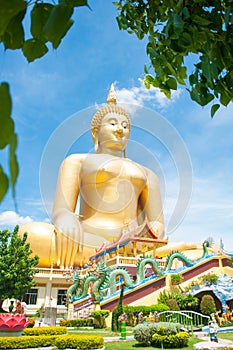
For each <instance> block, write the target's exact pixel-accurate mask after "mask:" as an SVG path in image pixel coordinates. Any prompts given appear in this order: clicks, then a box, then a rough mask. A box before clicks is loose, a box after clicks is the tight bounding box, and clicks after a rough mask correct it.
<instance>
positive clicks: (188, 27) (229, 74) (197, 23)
mask: <svg viewBox="0 0 233 350" xmlns="http://www.w3.org/2000/svg"><path fill="white" fill-rule="evenodd" d="M114 4H115V5H116V7H117V9H118V10H119V14H118V16H117V21H118V25H119V28H120V29H123V30H127V31H128V32H129V33H135V34H136V35H137V37H138V38H139V39H140V40H141V39H143V38H144V37H145V36H147V40H148V42H147V48H146V49H147V54H148V56H149V58H150V67H149V68H148V67H146V66H145V76H144V84H145V86H146V87H147V88H150V86H151V85H152V86H154V87H157V88H159V89H160V90H161V91H162V92H163V93H164V94H165V95H166V96H167V97H170V95H171V90H176V89H177V85H178V84H182V85H186V86H187V85H188V86H187V90H188V91H189V93H190V96H191V99H192V100H194V101H196V102H197V103H198V104H199V105H201V106H204V105H207V104H208V103H209V102H211V101H213V100H216V101H218V102H220V103H221V104H222V105H224V106H227V105H228V104H229V103H230V102H231V101H232V100H233V0H165V1H160V0H153V1H149V0H148V1H144V0H139V1H134V0H120V1H117V2H115V3H114ZM187 56H193V58H194V59H196V63H195V64H194V67H193V70H192V72H191V73H190V74H189V76H188V74H187V67H186V64H185V57H187ZM150 69H152V71H153V72H152V74H149V71H150ZM186 78H188V83H187V81H186ZM219 107H220V104H219V103H215V104H213V105H212V108H211V116H212V117H213V116H214V114H215V112H216V111H217V110H218V108H219Z"/></svg>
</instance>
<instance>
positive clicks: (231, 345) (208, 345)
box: [193, 332, 233, 350]
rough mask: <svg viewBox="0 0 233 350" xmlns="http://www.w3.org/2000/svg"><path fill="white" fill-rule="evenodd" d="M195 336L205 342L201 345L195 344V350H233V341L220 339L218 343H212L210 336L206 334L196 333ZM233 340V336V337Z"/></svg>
mask: <svg viewBox="0 0 233 350" xmlns="http://www.w3.org/2000/svg"><path fill="white" fill-rule="evenodd" d="M194 335H195V336H196V337H197V338H199V339H201V340H204V341H202V342H200V343H197V344H194V345H193V347H194V349H195V350H215V349H216V350H219V349H233V341H231V340H227V339H221V338H219V337H218V343H215V342H212V341H210V337H209V335H206V333H204V332H197V333H196V332H195V333H194ZM232 340H233V335H232Z"/></svg>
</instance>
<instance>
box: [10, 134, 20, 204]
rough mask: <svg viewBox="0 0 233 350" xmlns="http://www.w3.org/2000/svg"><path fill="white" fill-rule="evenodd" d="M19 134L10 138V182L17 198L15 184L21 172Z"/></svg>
mask: <svg viewBox="0 0 233 350" xmlns="http://www.w3.org/2000/svg"><path fill="white" fill-rule="evenodd" d="M16 148H17V135H16V134H13V135H12V136H11V139H10V149H9V168H10V182H11V187H12V194H13V198H15V184H16V180H17V177H18V174H19V165H18V162H17V157H16Z"/></svg>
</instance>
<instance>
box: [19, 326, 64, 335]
mask: <svg viewBox="0 0 233 350" xmlns="http://www.w3.org/2000/svg"><path fill="white" fill-rule="evenodd" d="M66 333H67V328H66V327H56V326H51V327H34V328H25V329H24V330H23V332H22V335H28V336H33V335H36V336H39V335H59V334H66Z"/></svg>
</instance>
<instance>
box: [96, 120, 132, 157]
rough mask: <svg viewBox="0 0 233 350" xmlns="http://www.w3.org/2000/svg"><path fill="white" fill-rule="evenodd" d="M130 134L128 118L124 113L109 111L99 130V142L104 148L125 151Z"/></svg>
mask: <svg viewBox="0 0 233 350" xmlns="http://www.w3.org/2000/svg"><path fill="white" fill-rule="evenodd" d="M129 134H130V126H129V122H128V119H127V118H126V117H125V116H124V115H120V114H117V113H108V114H106V115H105V116H104V118H103V119H102V122H101V126H100V129H99V131H98V143H99V147H100V148H101V149H102V150H104V149H105V150H106V149H108V150H117V151H124V149H125V147H126V145H127V142H128V139H129Z"/></svg>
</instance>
